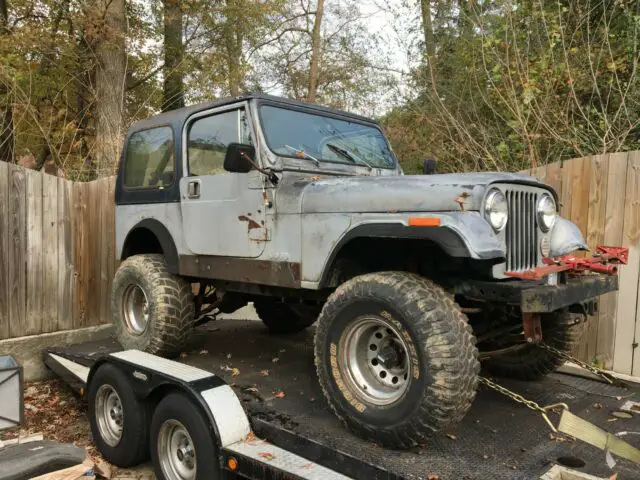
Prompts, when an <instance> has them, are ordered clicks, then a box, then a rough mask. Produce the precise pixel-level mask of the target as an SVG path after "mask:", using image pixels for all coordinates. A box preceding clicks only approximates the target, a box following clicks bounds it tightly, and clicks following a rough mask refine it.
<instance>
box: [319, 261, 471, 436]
mask: <svg viewBox="0 0 640 480" xmlns="http://www.w3.org/2000/svg"><path fill="white" fill-rule="evenodd" d="M315 362H316V368H317V372H318V377H319V380H320V385H321V386H322V389H323V391H324V394H325V397H326V398H327V400H328V402H329V405H330V406H331V408H332V409H333V410H334V412H335V413H336V415H337V416H338V417H339V418H340V420H342V422H343V423H345V424H346V425H347V426H348V427H349V428H350V429H351V430H353V431H354V432H355V433H356V434H358V435H359V436H361V437H364V438H366V439H369V440H373V441H376V442H379V443H380V444H382V445H384V446H387V447H392V448H410V447H413V446H415V445H417V444H419V443H420V442H421V441H423V440H424V439H425V438H426V437H428V436H430V435H432V434H434V433H435V432H438V431H441V430H443V429H445V428H447V427H449V426H451V425H452V424H455V423H456V422H459V421H460V420H461V419H462V418H463V417H464V415H465V414H466V412H467V410H468V409H469V407H470V406H471V402H472V401H473V399H474V397H475V394H476V388H477V384H478V372H479V370H480V364H479V363H478V351H477V349H476V347H475V337H474V335H473V332H472V330H471V327H470V326H469V325H468V323H467V320H466V317H465V315H464V314H463V313H462V312H461V311H460V308H459V307H458V306H457V305H456V304H455V303H454V302H453V301H452V300H451V297H450V296H449V295H448V294H447V292H446V291H445V290H443V289H442V288H441V287H439V286H438V285H436V284H435V283H433V282H431V281H430V280H427V279H425V278H422V277H419V276H417V275H414V274H410V273H405V272H382V273H371V274H366V275H361V276H358V277H355V278H353V279H351V280H349V281H347V282H346V283H344V284H343V285H341V286H340V287H338V289H337V290H336V291H335V292H334V293H333V294H332V295H331V296H330V297H329V299H328V300H327V303H326V304H325V306H324V308H323V310H322V313H321V314H320V319H319V321H318V329H317V331H316V337H315Z"/></svg>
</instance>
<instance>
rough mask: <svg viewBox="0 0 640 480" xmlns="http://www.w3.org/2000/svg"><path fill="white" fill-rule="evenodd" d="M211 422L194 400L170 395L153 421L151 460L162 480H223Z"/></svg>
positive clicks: (157, 409) (154, 415)
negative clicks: (210, 427) (221, 479)
mask: <svg viewBox="0 0 640 480" xmlns="http://www.w3.org/2000/svg"><path fill="white" fill-rule="evenodd" d="M207 425H209V421H208V419H207V418H206V417H205V415H204V414H203V412H202V411H201V410H200V408H199V407H198V406H197V405H195V404H194V403H193V402H192V401H191V399H189V398H188V397H187V396H186V395H184V394H182V393H170V394H169V395H167V396H166V397H165V398H164V399H163V400H162V401H161V402H160V403H159V404H158V407H157V408H156V411H155V412H154V414H153V419H152V420H151V460H152V461H153V469H154V471H155V474H156V477H157V478H158V479H159V480H193V479H196V478H206V479H211V480H215V479H218V478H220V475H221V473H220V465H219V460H218V452H217V447H216V445H215V443H214V441H213V437H212V434H211V432H210V429H209V428H208V427H207Z"/></svg>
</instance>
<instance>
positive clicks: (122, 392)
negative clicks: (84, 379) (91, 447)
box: [87, 364, 149, 468]
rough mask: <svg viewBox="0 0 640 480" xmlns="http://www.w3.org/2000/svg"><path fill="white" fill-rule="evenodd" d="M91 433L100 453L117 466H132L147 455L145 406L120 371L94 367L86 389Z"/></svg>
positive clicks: (146, 414) (112, 368) (114, 368)
mask: <svg viewBox="0 0 640 480" xmlns="http://www.w3.org/2000/svg"><path fill="white" fill-rule="evenodd" d="M87 402H88V407H89V423H90V425H91V435H92V437H93V441H94V443H95V444H96V447H97V448H98V450H99V451H100V453H101V454H102V456H103V457H104V458H105V459H106V460H107V461H109V462H111V463H113V464H114V465H117V466H118V467H123V468H125V467H132V466H134V465H138V464H140V463H142V462H143V461H145V460H146V459H147V458H148V456H149V448H148V444H149V413H148V412H149V410H148V407H147V405H146V404H145V403H144V402H142V401H141V400H139V399H138V398H137V397H136V396H135V394H134V392H133V390H132V388H131V386H130V385H129V381H128V380H127V377H126V376H125V374H124V373H122V371H120V370H119V369H118V368H117V367H115V366H114V365H109V364H105V365H102V366H101V367H99V368H98V370H97V371H96V373H95V374H94V375H93V377H92V378H91V381H90V382H89V388H88V392H87Z"/></svg>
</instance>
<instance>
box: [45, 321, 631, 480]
mask: <svg viewBox="0 0 640 480" xmlns="http://www.w3.org/2000/svg"><path fill="white" fill-rule="evenodd" d="M313 334H314V329H313V328H309V329H307V330H306V331H303V332H300V333H298V334H293V335H281V336H279V335H268V334H267V331H266V329H265V327H264V326H263V325H262V323H261V322H259V321H254V320H218V321H215V322H212V323H210V324H205V325H202V326H201V327H199V328H198V329H196V331H195V332H194V334H193V335H192V337H191V339H190V342H189V345H188V346H187V347H186V348H185V349H184V353H183V355H182V358H180V361H181V362H183V363H186V364H189V365H192V366H194V367H198V368H202V369H205V370H209V371H211V372H213V373H215V374H216V375H219V376H220V377H222V378H223V379H224V380H225V381H226V382H227V383H229V384H230V385H231V386H232V387H233V388H234V389H235V391H236V393H237V395H238V396H239V397H240V399H241V401H242V402H243V405H244V407H245V409H246V410H247V412H248V413H249V415H250V417H251V419H252V421H254V423H255V422H256V421H257V419H261V420H263V421H265V422H268V423H269V424H271V425H276V426H279V427H280V428H282V429H286V430H288V431H291V432H294V433H295V435H296V436H297V438H304V439H310V440H312V441H314V442H317V443H319V444H321V445H324V446H325V447H327V448H328V449H329V450H330V451H334V452H342V453H345V454H348V455H351V456H353V457H354V458H357V459H358V460H359V462H362V463H363V464H365V465H372V466H375V467H377V468H378V469H381V470H382V471H385V472H387V473H388V475H387V476H382V477H376V478H389V479H397V478H402V479H406V480H428V479H433V478H439V479H440V480H462V479H467V480H486V479H522V480H531V479H535V478H539V477H540V476H541V475H543V474H544V473H545V472H546V471H547V470H549V469H550V468H551V467H552V465H554V464H557V463H559V460H558V459H563V458H565V459H566V458H569V457H570V458H569V461H571V460H572V459H573V461H577V462H578V464H577V465H579V464H581V463H580V462H584V464H582V465H583V466H582V467H579V468H577V470H579V471H581V472H584V473H588V474H591V475H597V476H599V477H604V478H609V477H610V476H611V474H612V473H613V472H612V471H611V470H610V469H609V467H608V466H607V464H606V462H605V453H604V452H603V451H602V450H599V449H597V448H596V447H592V446H591V445H588V444H586V443H583V442H580V441H562V440H563V438H560V437H559V438H556V437H554V436H553V435H551V436H550V435H549V433H550V430H549V428H548V427H547V426H546V424H545V423H544V421H543V420H542V417H540V415H538V414H537V413H536V412H534V411H532V410H529V409H528V408H527V407H525V406H523V405H521V404H517V403H515V402H514V401H512V400H510V399H508V398H506V397H504V396H502V395H500V394H498V393H496V392H494V391H491V390H487V389H486V388H484V387H481V388H480V390H479V392H478V395H477V397H476V399H475V401H474V403H473V405H472V407H471V410H470V411H469V413H468V414H467V416H466V417H465V418H464V420H463V421H462V423H460V424H459V425H456V426H455V427H452V428H451V429H450V430H448V431H446V432H444V433H443V434H441V435H437V436H436V437H434V438H432V439H429V440H427V441H425V445H424V446H423V447H422V448H416V449H413V450H409V451H395V450H389V449H384V448H382V447H380V446H378V445H376V444H373V443H370V442H367V441H364V440H361V439H360V438H357V437H356V436H354V435H353V434H351V433H350V432H349V431H348V430H347V429H346V428H345V427H343V426H342V425H341V424H340V422H339V421H338V420H337V419H336V417H335V415H333V414H332V413H331V411H330V409H329V407H328V406H327V403H326V402H325V400H324V397H323V394H322V391H321V389H320V387H319V385H318V381H317V379H316V372H315V366H314V359H313ZM113 350H119V346H118V345H117V344H116V343H115V341H113V340H111V341H105V342H95V343H87V344H83V345H79V346H76V347H68V348H62V349H58V350H57V351H55V352H54V353H57V354H59V355H63V356H65V357H67V358H70V359H73V360H74V361H76V362H79V363H84V364H86V365H87V366H90V365H91V364H92V363H93V361H94V360H95V358H96V357H98V356H100V355H104V354H105V353H108V352H110V351H113ZM496 380H497V381H498V383H499V384H501V385H503V386H505V387H507V388H509V389H510V390H512V391H514V392H518V393H520V394H522V395H524V396H525V397H526V398H529V399H532V400H534V401H536V402H537V403H539V404H540V405H549V404H553V403H557V402H566V403H568V404H569V405H570V407H571V411H572V412H573V413H575V414H576V415H578V416H580V417H582V418H584V419H586V420H588V421H590V422H592V423H594V424H595V425H598V426H599V427H601V428H603V429H605V430H607V431H609V432H613V433H616V432H622V431H629V432H637V431H640V416H634V417H633V418H629V419H616V418H615V417H613V416H612V412H614V411H616V410H618V409H619V408H620V406H621V405H622V404H623V403H624V401H625V400H627V399H629V398H632V399H633V400H637V398H638V395H640V387H638V386H635V387H634V386H630V387H629V388H621V387H617V386H612V385H606V384H604V383H600V382H598V381H593V380H590V379H586V378H582V377H577V376H572V375H567V374H562V373H554V374H551V375H549V376H548V377H546V378H545V379H544V380H541V381H537V382H521V381H516V380H507V379H502V378H501V379H496ZM283 394H284V396H283ZM551 417H552V420H553V421H554V422H555V423H556V424H557V421H558V416H557V415H554V414H552V415H551ZM612 420H615V421H612ZM256 426H257V424H256V425H254V429H255V428H256ZM256 433H257V434H258V435H261V434H262V433H261V431H260V430H256ZM264 436H265V437H266V438H268V439H269V440H272V441H273V443H277V442H276V441H275V440H276V439H275V438H269V436H268V435H264ZM623 439H624V440H625V441H627V442H629V443H631V444H632V445H634V446H635V447H640V436H638V435H629V436H625V437H623ZM297 453H301V452H297ZM616 460H618V463H617V465H616V467H615V468H614V470H613V471H615V472H617V473H618V474H619V478H623V479H625V480H640V469H639V468H638V465H636V464H633V463H632V462H630V461H628V460H624V459H620V458H616ZM355 477H356V478H359V479H360V480H371V479H372V477H371V476H367V475H356V476H355Z"/></svg>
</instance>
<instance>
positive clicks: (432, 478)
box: [427, 473, 440, 480]
mask: <svg viewBox="0 0 640 480" xmlns="http://www.w3.org/2000/svg"><path fill="white" fill-rule="evenodd" d="M427 480H440V477H439V476H438V474H437V473H428V474H427Z"/></svg>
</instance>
